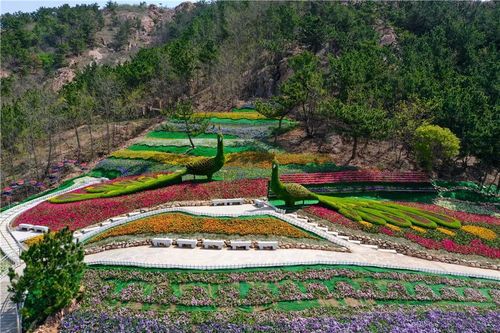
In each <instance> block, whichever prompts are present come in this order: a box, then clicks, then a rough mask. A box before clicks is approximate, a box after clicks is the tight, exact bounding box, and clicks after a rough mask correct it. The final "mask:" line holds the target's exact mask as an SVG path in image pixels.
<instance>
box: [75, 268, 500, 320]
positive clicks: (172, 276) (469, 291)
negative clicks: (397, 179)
mask: <svg viewBox="0 0 500 333" xmlns="http://www.w3.org/2000/svg"><path fill="white" fill-rule="evenodd" d="M83 283H84V290H85V293H84V295H83V302H82V304H81V306H82V308H83V309H87V308H91V309H92V310H102V309H110V308H116V306H117V303H116V301H118V302H127V303H128V302H132V303H133V304H137V303H143V304H148V305H155V304H161V305H165V306H168V305H173V306H182V307H183V309H186V308H185V307H187V308H189V309H190V310H192V311H195V310H196V309H197V308H200V307H201V308H206V307H211V309H212V310H216V309H217V308H223V309H229V308H232V307H239V306H255V307H260V306H266V307H267V306H273V305H276V304H279V303H283V302H288V303H289V304H290V303H291V304H295V305H297V306H300V304H302V303H303V302H304V301H306V302H309V301H314V302H316V303H312V304H313V306H314V307H321V303H318V302H317V300H318V299H319V300H336V301H342V300H344V299H355V300H358V301H364V300H371V303H364V304H365V307H364V309H365V310H368V309H369V307H370V306H376V304H382V305H384V306H385V307H387V306H388V305H387V301H390V302H391V304H407V305H410V304H411V305H412V306H413V307H415V306H418V305H420V306H425V305H426V304H428V302H429V301H432V302H439V301H447V302H452V303H454V304H455V305H456V306H457V307H463V306H470V305H471V304H470V303H468V304H467V303H466V304H462V302H474V303H477V304H480V303H481V304H482V306H484V307H489V308H494V307H495V306H496V304H500V291H499V290H498V287H499V285H500V283H499V282H497V281H491V280H478V279H468V278H459V277H453V278H450V277H445V276H440V275H433V274H421V273H406V272H395V271H389V270H379V269H375V270H374V271H371V269H370V268H368V269H365V268H334V267H331V266H330V267H329V268H323V269H320V268H313V266H309V267H287V268H281V269H264V270H257V271H251V270H243V271H238V272H234V271H222V272H205V271H189V272H186V271H174V270H156V271H153V270H151V271H146V270H143V271H137V270H135V271H134V270H130V269H102V268H98V269H89V270H87V271H86V272H85V276H84V279H83ZM118 305H120V304H118ZM148 307H149V306H148ZM174 312H175V311H174ZM240 318H241V313H240Z"/></svg>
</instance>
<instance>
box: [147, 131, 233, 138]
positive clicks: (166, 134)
mask: <svg viewBox="0 0 500 333" xmlns="http://www.w3.org/2000/svg"><path fill="white" fill-rule="evenodd" d="M146 137H148V138H157V139H188V136H187V134H186V133H185V132H169V131H152V132H149V133H148V134H146ZM192 138H195V139H215V140H217V134H216V133H202V134H199V135H196V136H193V137H192ZM224 138H225V139H237V138H238V137H237V136H236V135H231V134H225V135H224Z"/></svg>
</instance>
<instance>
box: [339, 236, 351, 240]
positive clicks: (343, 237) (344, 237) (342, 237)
mask: <svg viewBox="0 0 500 333" xmlns="http://www.w3.org/2000/svg"><path fill="white" fill-rule="evenodd" d="M337 237H338V238H340V239H345V240H349V237H347V236H337Z"/></svg>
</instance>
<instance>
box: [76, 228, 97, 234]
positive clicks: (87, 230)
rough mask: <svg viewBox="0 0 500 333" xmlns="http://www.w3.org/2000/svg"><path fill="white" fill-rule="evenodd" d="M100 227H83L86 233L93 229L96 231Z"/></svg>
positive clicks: (83, 231)
mask: <svg viewBox="0 0 500 333" xmlns="http://www.w3.org/2000/svg"><path fill="white" fill-rule="evenodd" d="M99 228H100V227H89V228H85V229H82V230H81V231H82V234H86V233H89V232H91V231H94V230H97V229H99Z"/></svg>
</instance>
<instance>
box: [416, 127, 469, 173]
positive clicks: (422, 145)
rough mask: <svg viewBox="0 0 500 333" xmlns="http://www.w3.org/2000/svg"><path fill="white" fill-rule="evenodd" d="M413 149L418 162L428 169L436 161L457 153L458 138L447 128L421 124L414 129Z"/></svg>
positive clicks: (447, 158) (458, 146) (449, 157)
mask: <svg viewBox="0 0 500 333" xmlns="http://www.w3.org/2000/svg"><path fill="white" fill-rule="evenodd" d="M413 149H414V151H415V155H416V157H417V160H418V162H419V163H420V164H421V165H422V166H423V167H424V168H425V169H427V170H429V171H430V170H432V169H433V168H434V167H435V166H436V163H437V161H439V160H442V161H444V160H449V159H451V158H453V157H455V156H457V155H458V153H459V151H460V140H459V139H458V138H457V136H456V135H455V134H453V132H451V131H450V130H449V129H448V128H443V127H440V126H437V125H423V126H420V127H418V128H417V129H416V130H415V137H414V142H413Z"/></svg>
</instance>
